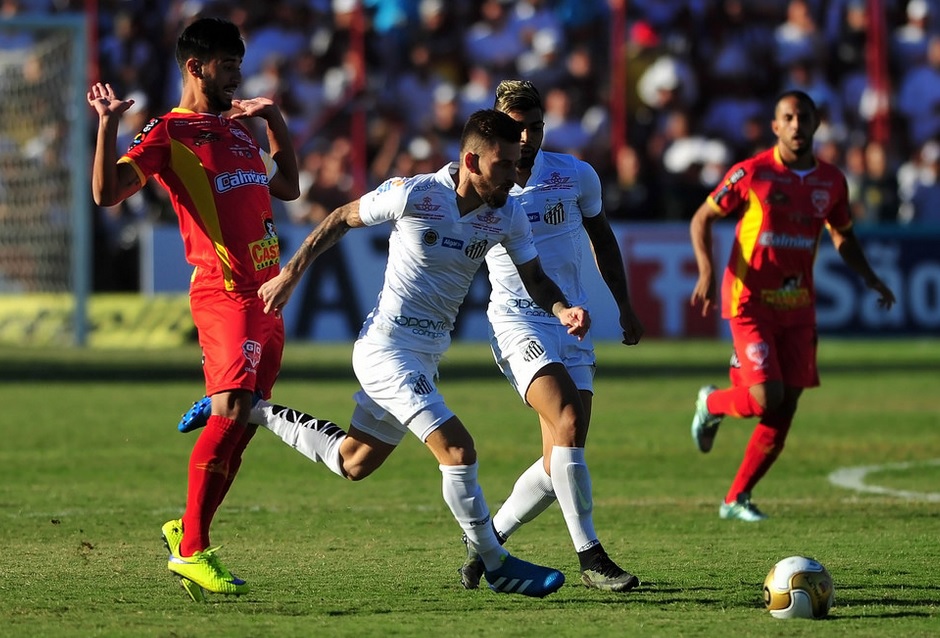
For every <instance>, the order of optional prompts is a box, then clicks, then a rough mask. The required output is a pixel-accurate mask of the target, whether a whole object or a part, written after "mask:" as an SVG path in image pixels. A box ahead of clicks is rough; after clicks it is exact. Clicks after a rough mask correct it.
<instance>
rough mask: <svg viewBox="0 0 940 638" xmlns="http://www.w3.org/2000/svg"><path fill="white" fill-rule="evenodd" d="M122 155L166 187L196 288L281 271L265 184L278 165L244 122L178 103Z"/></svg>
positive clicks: (239, 283) (240, 287)
mask: <svg viewBox="0 0 940 638" xmlns="http://www.w3.org/2000/svg"><path fill="white" fill-rule="evenodd" d="M119 161H120V162H127V163H129V164H130V165H131V166H133V167H134V170H136V171H137V174H138V176H139V177H140V180H141V183H144V182H146V180H147V179H148V178H149V177H150V176H153V177H154V179H156V180H157V182H158V183H159V184H160V185H161V186H163V188H164V189H166V191H167V193H169V195H170V199H171V202H172V205H173V209H174V210H175V211H176V215H177V217H179V225H180V234H181V235H182V237H183V244H184V246H185V250H186V261H188V262H189V263H190V264H192V265H193V266H194V267H195V270H194V271H193V277H192V287H193V288H201V287H209V288H217V287H221V288H224V289H225V290H232V291H239V292H251V291H255V290H257V289H258V287H259V286H260V285H261V284H262V283H264V282H265V281H267V280H268V279H270V278H272V277H274V276H275V275H276V274H277V273H278V271H279V268H280V253H279V250H278V240H277V230H276V227H275V225H274V215H273V213H272V211H271V195H270V192H269V191H268V180H269V179H270V177H271V176H273V175H274V173H275V171H276V170H277V165H276V164H275V163H274V161H273V160H272V159H271V157H270V156H269V155H268V154H267V153H266V152H265V151H264V150H263V149H261V148H260V147H259V146H258V145H257V144H256V143H255V141H254V140H253V138H252V137H251V135H250V133H249V132H248V130H247V129H246V128H245V127H244V126H243V125H242V123H241V122H238V121H236V120H231V119H229V118H227V117H224V116H220V115H212V114H208V113H195V112H193V111H188V110H185V109H173V110H172V111H170V112H169V113H167V114H166V115H164V116H162V117H157V118H154V119H152V120H150V122H149V123H148V124H147V125H146V126H145V127H144V128H143V129H142V130H141V132H140V133H139V134H138V135H137V137H135V138H134V141H133V142H132V143H131V145H130V148H129V149H128V150H127V153H126V154H125V155H124V156H123V157H122V158H121V159H120V160H119Z"/></svg>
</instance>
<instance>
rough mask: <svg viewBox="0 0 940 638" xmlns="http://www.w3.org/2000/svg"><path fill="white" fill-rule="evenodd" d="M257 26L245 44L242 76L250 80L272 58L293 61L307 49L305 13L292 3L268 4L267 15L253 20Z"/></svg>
mask: <svg viewBox="0 0 940 638" xmlns="http://www.w3.org/2000/svg"><path fill="white" fill-rule="evenodd" d="M254 17H256V18H258V20H259V23H258V24H257V25H256V26H253V27H252V29H251V30H250V32H249V33H248V35H247V37H246V40H247V41H248V42H247V47H246V50H245V58H244V59H243V60H242V75H243V76H244V77H250V76H252V75H255V74H257V73H260V72H261V69H262V67H263V66H264V65H265V64H266V62H267V61H268V60H269V59H270V58H271V56H277V57H278V58H280V59H282V60H292V59H294V58H295V57H296V56H298V55H299V54H300V53H301V51H303V50H304V49H305V48H306V47H307V38H308V36H307V28H308V26H309V25H308V24H307V10H306V9H305V8H304V6H303V4H302V3H298V2H294V0H269V4H268V6H267V11H265V12H264V13H262V14H258V15H256V16H254Z"/></svg>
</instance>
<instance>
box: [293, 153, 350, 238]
mask: <svg viewBox="0 0 940 638" xmlns="http://www.w3.org/2000/svg"><path fill="white" fill-rule="evenodd" d="M349 160H350V144H349V140H348V139H347V138H345V137H340V138H337V139H336V140H334V141H333V143H332V144H330V147H329V149H328V150H327V151H326V153H324V154H323V155H322V157H321V159H320V161H318V162H316V164H315V165H314V166H313V175H312V181H311V184H310V186H309V187H308V188H307V190H306V192H304V193H303V195H302V197H301V200H302V201H303V203H304V204H306V207H305V209H303V208H302V209H300V210H297V209H294V210H293V211H291V221H293V222H295V223H301V224H310V225H316V224H319V223H320V222H321V221H323V219H324V218H325V217H326V216H327V215H329V214H330V213H332V212H333V210H334V209H336V208H339V207H340V206H342V205H343V204H345V203H346V202H349V201H352V200H354V199H355V198H356V197H355V195H354V194H353V180H352V177H351V175H350V173H351V166H350V161H349ZM305 168H307V167H305Z"/></svg>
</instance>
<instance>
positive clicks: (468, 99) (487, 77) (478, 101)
mask: <svg viewBox="0 0 940 638" xmlns="http://www.w3.org/2000/svg"><path fill="white" fill-rule="evenodd" d="M495 87H496V84H495V83H494V82H493V74H492V73H491V72H490V70H489V69H488V68H487V67H485V66H483V65H482V64H471V65H470V67H469V68H468V70H467V81H466V82H465V83H464V84H463V86H461V87H460V89H459V91H458V99H459V100H460V119H461V120H463V121H466V120H467V119H468V118H469V117H470V116H471V115H472V114H473V113H474V112H475V111H479V110H480V109H491V108H493V90H494V89H495Z"/></svg>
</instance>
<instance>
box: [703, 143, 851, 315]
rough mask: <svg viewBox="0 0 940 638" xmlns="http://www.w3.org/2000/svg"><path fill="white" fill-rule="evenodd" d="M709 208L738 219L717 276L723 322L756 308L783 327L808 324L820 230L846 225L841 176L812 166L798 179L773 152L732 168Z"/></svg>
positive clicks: (827, 167)
mask: <svg viewBox="0 0 940 638" xmlns="http://www.w3.org/2000/svg"><path fill="white" fill-rule="evenodd" d="M708 203H709V204H710V205H711V206H712V207H713V208H714V209H715V210H716V211H717V212H719V213H721V214H722V215H726V216H730V215H736V216H738V224H737V228H736V229H735V242H734V246H733V247H732V249H731V256H730V258H729V260H728V266H727V268H726V269H725V272H724V275H723V277H722V288H721V297H722V316H723V317H725V318H731V317H737V316H739V315H741V314H742V310H743V309H746V307H747V306H748V304H757V305H759V306H761V307H763V308H764V309H769V310H771V311H774V315H775V316H777V317H778V319H779V320H781V321H785V322H786V323H794V324H795V323H808V322H814V321H815V317H816V311H815V301H816V293H815V289H814V287H813V263H814V261H815V259H816V251H817V249H818V247H819V239H820V236H821V234H822V230H823V228H824V227H825V226H831V227H833V228H836V229H838V230H846V229H847V228H849V227H851V225H852V218H851V216H850V213H849V206H848V189H847V186H846V181H845V176H844V175H843V174H842V172H841V171H840V170H839V169H838V168H836V167H835V166H833V165H832V164H829V163H827V162H823V161H819V160H817V162H816V166H815V168H813V169H812V170H810V171H809V172H807V173H803V174H800V173H797V172H795V171H792V170H790V169H789V168H787V167H786V166H785V165H784V164H783V162H782V161H781V160H780V156H779V154H778V151H777V148H776V146H775V147H774V148H772V149H769V150H767V151H764V152H762V153H759V154H757V155H755V156H754V157H751V158H749V159H747V160H744V161H743V162H740V163H738V164H735V165H734V166H732V167H731V169H730V170H729V171H728V174H727V175H726V176H725V178H724V180H723V181H722V182H721V183H720V184H719V185H718V186H717V187H716V188H715V190H714V191H713V192H712V193H711V194H710V195H709V196H708ZM755 310H756V309H755Z"/></svg>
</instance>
